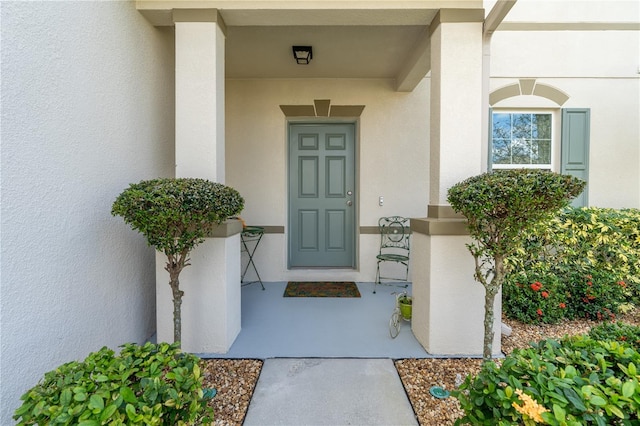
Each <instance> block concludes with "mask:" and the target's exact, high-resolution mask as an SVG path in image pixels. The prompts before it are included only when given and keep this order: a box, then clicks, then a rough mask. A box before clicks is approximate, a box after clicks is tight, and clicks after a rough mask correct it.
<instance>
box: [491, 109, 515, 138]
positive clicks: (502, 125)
mask: <svg viewBox="0 0 640 426" xmlns="http://www.w3.org/2000/svg"><path fill="white" fill-rule="evenodd" d="M493 138H494V139H511V114H499V113H496V114H493Z"/></svg>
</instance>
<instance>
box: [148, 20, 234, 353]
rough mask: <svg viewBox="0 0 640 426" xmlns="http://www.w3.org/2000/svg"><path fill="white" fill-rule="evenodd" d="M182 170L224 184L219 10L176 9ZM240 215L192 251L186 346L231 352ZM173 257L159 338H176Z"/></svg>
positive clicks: (160, 260)
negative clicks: (172, 288) (172, 282)
mask: <svg viewBox="0 0 640 426" xmlns="http://www.w3.org/2000/svg"><path fill="white" fill-rule="evenodd" d="M173 20H174V23H175V37H176V40H175V41H176V42H175V50H176V81H175V90H176V117H175V118H176V135H175V137H176V140H175V154H176V172H175V175H176V177H179V178H180V177H197V178H204V179H208V180H210V181H213V182H218V183H224V175H225V168H224V146H225V139H224V108H225V105H224V102H225V96H224V85H225V81H224V43H225V36H224V23H223V22H222V19H221V17H220V16H219V14H218V12H217V10H215V9H210V10H207V9H198V10H189V9H180V10H174V12H173ZM241 231H242V225H240V222H239V221H237V220H235V221H227V223H225V224H223V225H221V226H219V227H218V228H217V229H216V231H215V232H214V233H213V234H212V235H210V236H209V237H208V238H206V240H205V241H204V242H203V243H202V244H200V245H198V246H197V247H196V248H195V249H194V250H193V251H192V252H191V254H190V256H189V257H190V259H191V262H190V263H191V265H190V266H188V267H187V268H185V269H184V270H183V271H182V273H181V274H180V289H181V290H183V291H184V297H183V303H182V349H183V350H184V351H187V352H195V353H198V354H206V353H225V352H227V351H228V350H229V348H230V347H231V345H232V344H233V342H234V341H235V339H236V337H237V336H238V334H239V333H240V327H241V301H240V297H241V292H240V232H241ZM166 261H167V259H166V256H165V255H164V254H162V253H157V254H156V312H157V313H156V317H157V320H156V324H157V338H158V341H169V342H171V341H173V321H172V319H173V298H172V294H171V291H170V287H169V284H168V283H169V276H168V274H167V272H166V271H165V270H164V265H165V263H166Z"/></svg>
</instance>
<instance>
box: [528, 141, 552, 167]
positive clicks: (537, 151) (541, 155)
mask: <svg viewBox="0 0 640 426" xmlns="http://www.w3.org/2000/svg"><path fill="white" fill-rule="evenodd" d="M533 146H534V147H535V148H533V155H532V158H531V163H532V164H551V140H539V139H538V140H535V141H533Z"/></svg>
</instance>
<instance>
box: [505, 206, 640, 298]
mask: <svg viewBox="0 0 640 426" xmlns="http://www.w3.org/2000/svg"><path fill="white" fill-rule="evenodd" d="M523 237H524V244H523V246H522V248H521V249H519V250H518V251H517V252H516V253H515V254H514V255H512V256H510V257H509V258H508V260H507V261H508V263H510V264H511V265H513V269H514V271H517V272H524V273H531V272H532V271H541V270H543V271H547V272H548V273H550V274H553V275H555V276H557V277H558V278H559V279H560V281H561V282H563V283H565V284H567V285H569V284H571V283H575V282H576V281H579V282H581V281H583V278H584V277H586V276H588V275H596V274H598V275H599V277H606V278H605V279H606V281H608V284H611V285H612V284H616V283H618V282H624V283H625V290H624V296H625V298H626V300H628V301H630V302H633V303H636V304H637V303H638V302H639V301H640V210H638V209H622V210H615V209H604V208H596V207H588V208H587V207H583V208H573V207H570V208H566V209H564V210H562V211H560V212H558V214H557V215H556V216H554V217H553V218H551V219H550V220H548V221H544V222H540V223H539V224H537V225H536V226H534V227H533V228H530V229H527V230H523ZM576 276H577V277H578V280H576V279H575V278H576Z"/></svg>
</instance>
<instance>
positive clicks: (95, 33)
mask: <svg viewBox="0 0 640 426" xmlns="http://www.w3.org/2000/svg"><path fill="white" fill-rule="evenodd" d="M0 11H1V19H2V30H1V31H2V33H1V36H2V46H1V54H2V65H1V66H2V68H1V71H2V147H1V185H2V204H1V209H2V210H1V212H2V216H1V244H2V247H1V250H2V254H1V256H2V258H1V265H2V270H1V299H0V300H1V301H0V308H1V319H0V325H1V327H2V329H1V333H0V335H1V347H0V349H1V359H0V363H1V367H0V368H1V370H0V372H1V381H2V384H1V387H0V406H1V407H2V412H1V417H0V424H3V425H9V424H12V423H13V421H12V420H11V416H12V414H13V412H14V410H15V409H16V408H17V407H18V406H19V397H20V395H21V394H22V393H23V392H24V391H25V390H26V389H28V388H30V387H31V386H33V385H35V384H36V383H37V381H38V380H39V379H40V378H41V377H42V375H43V374H44V373H45V372H46V371H49V370H51V369H53V368H55V367H56V366H58V365H60V364H62V363H64V362H67V361H71V360H74V359H82V358H84V357H85V356H86V355H87V354H88V353H89V352H91V351H95V350H98V349H100V348H101V347H102V346H109V347H111V348H114V349H116V348H117V347H118V346H119V345H121V344H123V343H125V342H130V341H134V342H142V341H144V340H145V339H147V338H148V337H150V336H151V335H152V334H153V333H154V329H155V274H154V252H153V250H152V249H151V248H149V247H147V246H146V243H145V241H144V240H143V238H142V237H141V236H140V235H139V234H136V233H135V232H133V231H132V230H131V229H130V228H129V226H128V225H126V224H125V223H124V221H123V220H122V219H121V218H114V217H112V216H111V215H110V210H111V204H112V203H113V201H114V199H115V197H116V196H117V195H118V194H119V193H120V192H121V191H122V190H123V189H124V188H126V187H127V186H128V184H129V183H131V182H137V181H139V180H141V179H146V178H153V177H157V176H169V175H171V174H172V173H173V163H174V159H173V32H172V30H171V29H157V28H154V27H152V26H151V25H150V24H149V23H148V22H147V21H145V19H144V18H143V17H142V16H141V15H140V14H139V13H138V12H137V11H136V10H135V5H134V4H133V2H122V1H114V2H111V1H109V2H2V3H0Z"/></svg>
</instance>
